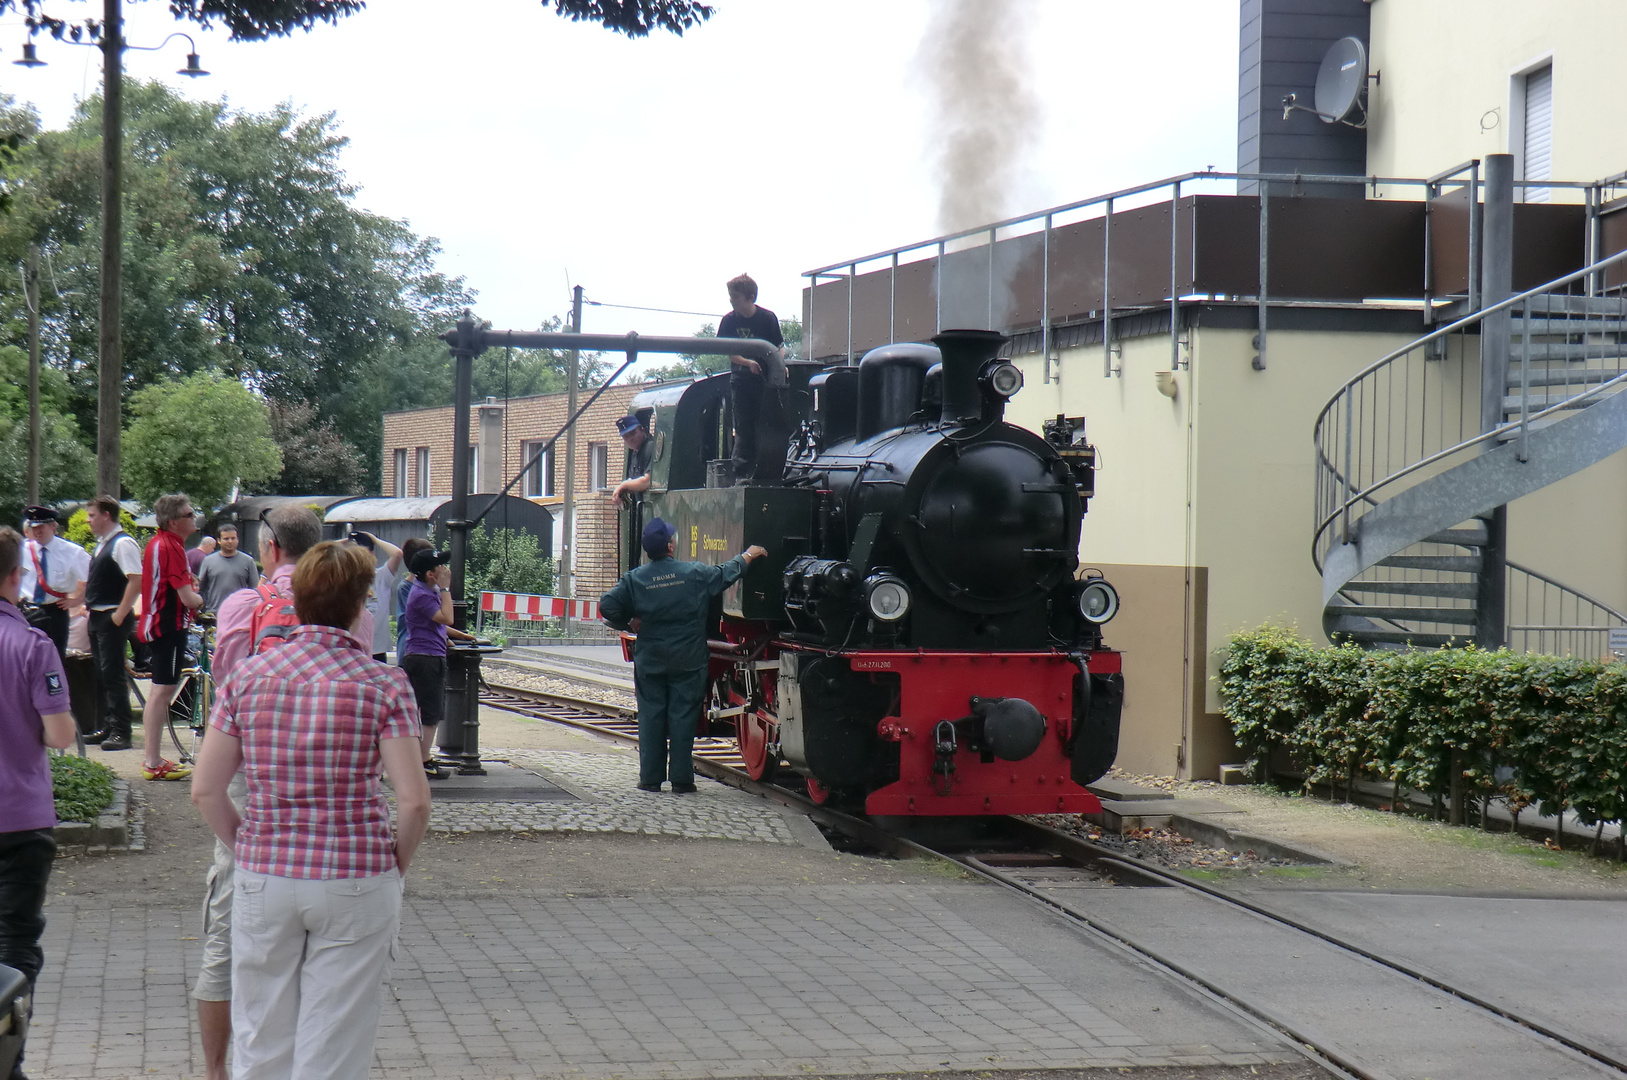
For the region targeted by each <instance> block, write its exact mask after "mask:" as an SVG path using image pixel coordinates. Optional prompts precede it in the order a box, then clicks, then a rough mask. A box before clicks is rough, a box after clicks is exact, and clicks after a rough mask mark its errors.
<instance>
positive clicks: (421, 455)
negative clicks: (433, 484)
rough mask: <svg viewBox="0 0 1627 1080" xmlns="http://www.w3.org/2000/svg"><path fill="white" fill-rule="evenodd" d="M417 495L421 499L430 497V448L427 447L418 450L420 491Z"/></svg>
mask: <svg viewBox="0 0 1627 1080" xmlns="http://www.w3.org/2000/svg"><path fill="white" fill-rule="evenodd" d="M416 494H417V496H418V497H419V498H420V499H427V498H428V497H429V447H427V446H420V447H419V448H418V491H417V492H416Z"/></svg>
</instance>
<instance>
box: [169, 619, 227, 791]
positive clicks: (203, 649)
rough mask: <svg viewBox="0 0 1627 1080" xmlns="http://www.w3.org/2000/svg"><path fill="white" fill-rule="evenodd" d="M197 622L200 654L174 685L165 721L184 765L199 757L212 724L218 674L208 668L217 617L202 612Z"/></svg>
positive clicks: (183, 670) (183, 669) (170, 737)
mask: <svg viewBox="0 0 1627 1080" xmlns="http://www.w3.org/2000/svg"><path fill="white" fill-rule="evenodd" d="M197 626H198V627H199V629H200V631H201V633H200V634H199V639H198V651H197V657H196V660H195V662H194V663H191V664H189V665H187V666H186V667H184V668H182V669H181V684H180V686H178V687H176V689H175V699H174V700H173V701H171V702H170V707H169V723H168V724H167V725H165V726H166V727H167V728H168V729H169V739H170V742H171V743H173V744H174V745H175V752H176V754H177V755H179V761H180V763H181V764H182V765H191V764H192V763H193V762H195V761H197V759H198V747H199V746H200V745H201V744H202V742H203V735H204V732H205V731H206V730H208V727H209V710H210V708H211V707H212V706H213V705H214V702H215V678H214V675H213V674H211V672H210V670H209V655H210V653H212V652H213V651H214V646H215V617H214V616H213V615H199V616H198V617H197Z"/></svg>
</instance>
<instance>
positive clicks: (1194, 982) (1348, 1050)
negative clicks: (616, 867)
mask: <svg viewBox="0 0 1627 1080" xmlns="http://www.w3.org/2000/svg"><path fill="white" fill-rule="evenodd" d="M482 701H483V702H485V703H486V704H489V705H492V706H494V707H497V708H502V709H506V710H509V711H515V712H521V713H524V714H526V715H530V716H534V717H537V718H539V719H546V720H550V721H552V722H555V723H562V724H566V725H569V726H571V727H575V728H578V729H582V730H587V731H592V732H594V733H596V734H599V735H601V736H605V737H609V738H614V739H617V740H619V741H624V742H628V743H636V742H637V740H638V725H637V721H636V719H635V717H634V716H632V715H631V714H630V713H629V712H628V711H626V710H622V709H617V708H615V707H613V706H608V705H604V704H601V703H599V702H594V701H591V700H588V699H583V698H574V697H569V696H564V695H557V694H544V693H538V692H534V691H528V690H522V689H519V688H513V687H502V686H492V687H490V690H489V692H488V693H483V694H482ZM695 767H696V771H697V772H699V773H701V774H702V775H705V776H708V777H710V778H712V779H715V780H719V781H721V782H723V783H727V784H730V785H731V786H734V787H737V788H741V789H743V790H747V791H751V792H754V793H756V794H759V795H762V796H763V797H765V798H769V799H772V800H774V801H776V802H778V803H780V804H782V805H785V806H788V807H792V808H794V809H796V810H797V811H798V812H800V813H804V814H807V815H808V816H809V817H811V818H812V819H813V820H814V821H816V822H818V823H819V824H821V825H824V826H825V827H827V828H828V829H830V830H833V831H836V832H839V833H842V834H844V835H846V836H847V837H849V838H851V839H852V840H854V841H856V842H858V843H859V844H862V845H864V846H866V847H868V848H871V849H873V850H875V851H877V852H880V853H882V854H885V855H889V856H891V857H895V858H935V859H944V860H949V861H953V862H955V863H957V864H959V865H960V866H962V867H965V868H966V869H967V870H969V871H971V872H972V873H974V874H977V875H979V876H981V877H982V878H984V879H985V880H988V881H991V882H994V883H998V884H1000V885H1003V886H1005V887H1007V888H1010V889H1012V890H1014V891H1017V892H1020V893H1022V894H1024V895H1026V896H1028V897H1030V898H1032V899H1033V900H1035V901H1037V902H1039V903H1042V904H1044V905H1046V906H1048V907H1050V908H1051V909H1053V910H1054V911H1056V912H1058V913H1060V914H1061V915H1063V916H1065V917H1067V918H1068V919H1070V920H1071V921H1073V922H1074V923H1076V924H1077V925H1079V926H1081V927H1082V928H1083V929H1084V930H1085V931H1086V932H1087V933H1089V934H1090V935H1092V936H1093V937H1095V938H1097V939H1098V940H1099V941H1101V942H1103V943H1104V944H1106V945H1107V946H1108V947H1110V948H1113V949H1116V950H1120V951H1124V952H1128V953H1130V954H1132V955H1134V956H1136V957H1137V958H1139V959H1140V960H1141V961H1142V962H1144V963H1147V964H1149V965H1150V966H1152V967H1154V968H1156V969H1157V970H1159V971H1161V972H1163V973H1164V974H1165V975H1166V976H1168V977H1169V978H1171V979H1173V980H1175V981H1177V982H1180V983H1182V984H1183V985H1185V986H1187V987H1188V988H1190V989H1192V990H1194V991H1195V992H1197V993H1199V994H1200V995H1201V996H1203V997H1205V998H1208V999H1209V1000H1211V1001H1213V1002H1215V1003H1217V1004H1218V1005H1220V1006H1221V1007H1222V1008H1224V1009H1226V1010H1227V1011H1229V1012H1231V1013H1232V1014H1233V1015H1236V1016H1238V1017H1240V1018H1242V1019H1243V1020H1244V1021H1245V1022H1247V1023H1249V1024H1251V1025H1253V1026H1256V1027H1260V1028H1264V1029H1267V1030H1268V1031H1269V1032H1270V1033H1271V1034H1272V1035H1273V1036H1274V1037H1277V1038H1284V1037H1285V1038H1286V1039H1287V1040H1288V1041H1289V1044H1290V1045H1291V1046H1292V1047H1293V1048H1294V1049H1295V1050H1297V1051H1298V1052H1300V1053H1302V1054H1304V1055H1305V1056H1306V1057H1308V1058H1310V1059H1311V1060H1313V1061H1315V1062H1316V1063H1317V1064H1319V1065H1320V1066H1321V1067H1323V1068H1325V1069H1327V1070H1328V1071H1329V1072H1330V1073H1332V1074H1333V1075H1335V1076H1340V1077H1347V1078H1354V1080H1395V1077H1396V1076H1397V1075H1405V1074H1406V1072H1410V1071H1412V1070H1410V1069H1407V1070H1403V1071H1392V1070H1395V1069H1396V1066H1397V1064H1399V1063H1398V1062H1395V1061H1393V1060H1388V1059H1391V1058H1394V1057H1396V1056H1397V1055H1398V1054H1400V1055H1405V1054H1406V1053H1407V1051H1406V1049H1405V1048H1400V1049H1397V1048H1396V1046H1395V1045H1394V1044H1395V1042H1396V1039H1397V1031H1396V1028H1395V1026H1394V1017H1393V1014H1394V1013H1395V1012H1396V1011H1397V1008H1398V1006H1397V1003H1398V1002H1404V1003H1407V1004H1406V1005H1404V1006H1402V1007H1403V1008H1411V1009H1422V1010H1425V1011H1423V1012H1422V1014H1421V1015H1422V1016H1423V1017H1425V1018H1428V1019H1429V1021H1430V1024H1431V1025H1434V1026H1436V1027H1439V1026H1440V1025H1442V1024H1451V1023H1456V1024H1469V1025H1478V1029H1481V1030H1483V1032H1484V1034H1485V1039H1486V1041H1488V1042H1490V1043H1497V1042H1499V1041H1501V1042H1502V1043H1505V1044H1507V1049H1506V1050H1505V1051H1503V1052H1501V1053H1499V1052H1498V1051H1496V1050H1493V1051H1491V1052H1492V1053H1499V1059H1500V1060H1507V1059H1508V1057H1509V1056H1511V1055H1512V1056H1513V1057H1518V1056H1519V1055H1520V1054H1521V1053H1522V1052H1523V1054H1524V1056H1525V1057H1526V1058H1529V1059H1535V1061H1534V1065H1535V1067H1529V1066H1525V1067H1522V1068H1520V1069H1518V1070H1516V1071H1515V1072H1514V1073H1512V1075H1530V1076H1537V1075H1541V1076H1572V1075H1575V1076H1606V1077H1623V1078H1627V1055H1624V1054H1622V1053H1621V1052H1620V1051H1617V1050H1615V1049H1612V1048H1610V1047H1606V1046H1601V1045H1599V1044H1598V1043H1596V1042H1594V1041H1592V1040H1589V1039H1587V1038H1585V1037H1583V1036H1580V1035H1577V1034H1575V1033H1572V1032H1569V1031H1567V1030H1564V1029H1563V1028H1562V1027H1561V1026H1560V1025H1557V1024H1554V1023H1552V1022H1549V1021H1546V1020H1543V1019H1542V1018H1540V1017H1534V1016H1531V1015H1529V1014H1528V1013H1525V1012H1522V1011H1520V1010H1518V1009H1515V1008H1512V1007H1510V1006H1509V1005H1507V1004H1505V1003H1502V1002H1499V1001H1498V1000H1496V999H1495V997H1493V996H1490V995H1486V994H1481V993H1478V992H1476V991H1474V990H1472V989H1469V988H1467V987H1464V986H1460V985H1456V984H1454V983H1453V982H1451V981H1449V980H1447V979H1444V978H1441V977H1439V976H1436V975H1434V974H1431V973H1430V972H1429V971H1427V970H1425V969H1424V968H1423V967H1421V966H1419V965H1416V964H1413V963H1410V962H1409V961H1407V960H1405V959H1402V958H1398V957H1394V956H1389V955H1386V954H1384V953H1382V952H1380V951H1378V950H1375V949H1372V948H1369V947H1367V946H1364V945H1362V944H1361V943H1359V942H1356V941H1353V940H1350V939H1348V938H1346V937H1344V936H1341V935H1340V934H1337V933H1334V932H1331V931H1328V930H1325V929H1322V928H1320V927H1317V926H1315V925H1313V924H1310V923H1308V922H1306V921H1304V920H1302V919H1299V918H1296V917H1294V916H1292V915H1288V914H1285V913H1282V912H1279V911H1275V910H1273V909H1272V908H1270V907H1269V906H1268V905H1265V904H1262V903H1259V902H1258V901H1255V900H1252V899H1249V898H1247V897H1241V896H1237V895H1234V894H1231V893H1228V892H1224V891H1222V890H1219V889H1215V888H1212V887H1210V886H1207V885H1205V884H1203V883H1201V882H1196V881H1193V880H1191V879H1189V878H1187V877H1185V876H1184V875H1181V874H1179V873H1176V872H1174V871H1172V870H1170V869H1168V868H1166V867H1162V866H1158V865H1156V864H1153V863H1149V862H1146V861H1143V860H1140V859H1136V858H1134V857H1131V856H1128V855H1125V854H1123V853H1121V852H1117V851H1114V850H1112V849H1110V848H1106V847H1103V846H1101V845H1098V844H1093V843H1091V842H1089V841H1087V840H1084V839H1082V838H1080V837H1077V836H1073V835H1070V834H1066V833H1061V832H1058V831H1056V830H1053V829H1049V828H1046V827H1044V826H1041V825H1039V824H1036V823H1033V822H1029V821H1025V820H1022V819H1014V818H1003V819H996V822H997V827H996V831H995V834H994V835H993V836H989V835H987V834H984V835H982V836H980V837H979V838H978V839H976V840H971V841H962V842H956V843H936V842H935V843H933V844H931V845H927V844H922V843H918V842H916V841H914V840H910V839H908V838H906V837H902V836H899V835H896V834H895V833H894V832H891V831H888V830H886V829H883V828H880V827H878V826H877V825H876V824H875V823H873V822H870V821H867V820H864V819H861V818H856V817H853V816H851V815H848V814H844V813H842V812H840V811H836V810H833V809H831V808H829V807H826V806H821V805H817V804H815V803H813V802H812V801H810V800H809V799H808V798H807V797H806V796H805V795H803V794H802V793H800V792H798V791H795V790H792V789H789V788H785V787H781V786H779V785H776V784H764V783H759V782H757V781H753V780H752V779H750V778H749V777H748V776H747V775H746V774H745V771H744V762H743V761H742V760H741V759H740V757H739V755H738V754H737V753H736V752H735V746H734V740H732V739H718V738H710V739H698V740H697V741H696V766H695ZM1125 886H1129V888H1125ZM1155 896H1156V897H1161V898H1162V900H1161V902H1158V903H1148V902H1147V901H1149V900H1150V899H1151V898H1153V897H1155ZM1149 912H1150V913H1151V914H1150V915H1146V914H1143V913H1149ZM1198 919H1202V920H1203V921H1204V925H1205V928H1206V930H1207V933H1206V934H1205V935H1203V936H1202V939H1201V940H1198V939H1194V937H1193V935H1192V933H1191V926H1192V925H1194V923H1195V921H1196V920H1198ZM1161 920H1162V921H1161ZM1227 941H1230V942H1232V943H1233V944H1232V945H1231V946H1227V945H1226V942H1227ZM1200 945H1201V946H1203V947H1201V948H1200V947H1198V946H1200ZM1228 948H1231V949H1234V950H1238V951H1244V952H1246V959H1247V960H1248V961H1249V962H1250V965H1251V966H1252V967H1253V968H1255V969H1262V970H1265V971H1267V972H1269V971H1270V970H1271V969H1272V968H1273V966H1274V965H1275V964H1276V963H1277V961H1278V960H1279V959H1280V966H1281V970H1282V971H1283V976H1282V978H1283V979H1284V980H1285V981H1286V983H1285V985H1293V984H1297V983H1299V982H1301V981H1304V982H1308V984H1309V985H1311V986H1320V987H1323V988H1324V989H1326V987H1327V983H1328V980H1330V979H1338V980H1342V981H1343V982H1345V983H1347V984H1349V985H1350V986H1352V987H1354V991H1353V992H1352V993H1350V994H1347V995H1346V997H1347V998H1348V999H1349V1000H1347V1001H1344V1002H1341V1003H1338V1004H1337V1006H1336V1007H1337V1008H1338V1009H1339V1010H1349V1012H1348V1016H1347V1023H1346V1024H1345V1029H1346V1031H1344V1032H1342V1031H1341V1030H1338V1029H1337V1024H1336V1023H1335V1024H1334V1025H1332V1026H1331V1027H1330V1024H1329V1022H1328V1020H1327V1017H1326V1016H1324V1015H1319V1014H1318V1013H1317V1010H1316V1009H1315V1008H1313V1007H1311V1003H1310V1002H1309V1001H1308V1000H1305V999H1299V1000H1296V999H1295V996H1294V995H1293V994H1292V993H1291V992H1290V993H1288V994H1287V995H1286V996H1287V997H1288V999H1289V1000H1288V1001H1286V1002H1284V1001H1283V1000H1282V999H1283V997H1284V996H1285V995H1284V993H1281V992H1273V989H1272V987H1271V986H1270V985H1265V986H1262V985H1260V984H1259V983H1260V980H1259V979H1253V980H1251V979H1250V978H1247V977H1242V976H1240V975H1238V974H1237V968H1236V967H1235V966H1234V965H1232V964H1229V963H1228V962H1227V957H1228ZM1273 951H1275V954H1278V955H1274V953H1273ZM1307 958H1309V959H1310V961H1311V962H1310V963H1309V964H1301V963H1296V962H1299V961H1302V960H1306V959H1307ZM1234 959H1235V958H1234ZM1307 970H1308V972H1309V975H1308V978H1307ZM1364 1004H1365V1005H1366V1006H1367V1007H1369V1008H1370V1009H1371V1010H1373V1015H1366V1014H1364V1013H1363V1011H1362V1010H1363V1007H1364ZM1435 1012H1440V1013H1442V1014H1443V1015H1442V1016H1440V1017H1436V1016H1435V1015H1434V1013H1435ZM1386 1013H1388V1014H1392V1015H1391V1019H1390V1026H1389V1027H1388V1028H1386V1026H1385V1022H1384V1018H1383V1015H1382V1014H1386ZM1350 1031H1354V1032H1363V1033H1365V1035H1366V1036H1367V1037H1366V1038H1365V1039H1364V1038H1351V1037H1349V1035H1348V1032H1350ZM1375 1033H1381V1034H1380V1037H1379V1038H1378V1039H1377V1040H1376V1043H1377V1044H1382V1045H1377V1044H1375V1041H1374V1040H1373V1038H1372V1036H1373V1035H1374V1034H1375ZM1341 1035H1344V1036H1345V1037H1341ZM1476 1045H1477V1046H1479V1045H1480V1043H1478V1042H1477V1043H1476ZM1386 1051H1388V1053H1386ZM1549 1059H1551V1060H1549ZM1544 1061H1546V1062H1547V1064H1546V1065H1544V1064H1541V1062H1544ZM1429 1064H1430V1067H1429V1068H1428V1069H1427V1070H1426V1072H1427V1075H1430V1076H1431V1077H1434V1078H1437V1080H1442V1078H1445V1077H1450V1076H1452V1075H1454V1070H1453V1069H1452V1068H1450V1067H1438V1066H1449V1063H1446V1062H1434V1063H1429ZM1493 1071H1495V1070H1493ZM1426 1072H1419V1073H1417V1075H1425V1074H1426ZM1457 1074H1459V1075H1463V1076H1475V1077H1479V1076H1484V1075H1488V1072H1487V1070H1486V1069H1485V1068H1484V1067H1483V1064H1482V1065H1481V1066H1475V1067H1472V1068H1471V1067H1463V1068H1461V1069H1460V1070H1458V1071H1457Z"/></svg>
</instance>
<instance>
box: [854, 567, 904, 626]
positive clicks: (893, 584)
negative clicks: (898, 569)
mask: <svg viewBox="0 0 1627 1080" xmlns="http://www.w3.org/2000/svg"><path fill="white" fill-rule="evenodd" d="M864 606H865V607H867V608H869V609H870V614H871V615H873V616H874V617H875V618H877V619H879V620H881V621H882V622H889V623H890V622H897V621H898V620H899V619H902V618H903V617H904V616H905V615H907V614H909V610H910V588H909V586H908V585H905V584H904V583H903V582H902V581H900V580H899V579H898V578H896V577H893V576H892V575H891V574H875V575H873V576H871V577H870V578H868V579H866V580H865V583H864Z"/></svg>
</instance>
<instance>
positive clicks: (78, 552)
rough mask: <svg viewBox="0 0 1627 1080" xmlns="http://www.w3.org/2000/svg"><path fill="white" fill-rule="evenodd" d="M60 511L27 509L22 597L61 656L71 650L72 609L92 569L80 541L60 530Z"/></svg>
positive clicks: (35, 622)
mask: <svg viewBox="0 0 1627 1080" xmlns="http://www.w3.org/2000/svg"><path fill="white" fill-rule="evenodd" d="M56 526H57V516H56V511H55V510H52V509H51V508H50V507H49V506H30V507H26V508H25V509H24V510H23V531H24V532H25V533H27V534H28V540H27V542H26V543H25V544H24V545H23V558H22V571H23V579H22V599H23V601H24V602H25V603H27V604H29V605H30V606H29V608H28V621H29V623H30V624H31V625H33V626H36V627H38V628H39V629H41V630H44V631H45V633H46V636H48V637H49V638H50V639H51V641H52V643H53V644H55V645H56V651H57V658H58V659H62V658H63V657H64V656H65V655H66V653H67V651H68V609H69V608H70V607H74V606H76V605H77V604H78V603H79V598H80V597H81V596H83V595H84V592H85V578H86V577H87V576H88V575H89V573H90V556H89V555H86V554H85V549H84V548H82V547H80V546H79V545H78V544H70V543H69V542H68V541H66V540H64V539H62V538H61V537H60V536H58V535H57V534H56Z"/></svg>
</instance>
